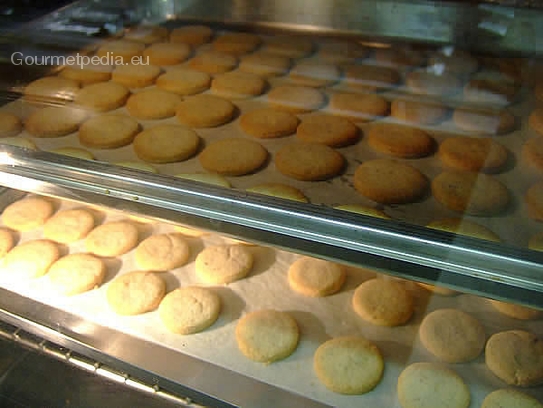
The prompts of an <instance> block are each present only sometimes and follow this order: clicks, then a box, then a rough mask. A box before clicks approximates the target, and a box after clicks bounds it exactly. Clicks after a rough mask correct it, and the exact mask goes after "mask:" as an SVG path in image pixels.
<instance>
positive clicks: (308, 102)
mask: <svg viewBox="0 0 543 408" xmlns="http://www.w3.org/2000/svg"><path fill="white" fill-rule="evenodd" d="M268 102H269V103H270V105H272V106H274V107H276V108H280V109H285V110H288V111H291V112H294V113H305V112H311V111H314V110H317V109H320V108H322V107H323V105H324V104H325V103H326V97H325V96H324V94H323V93H322V92H321V91H319V90H317V89H313V88H310V87H306V86H293V85H281V86H278V87H275V88H273V89H272V90H271V91H270V92H268Z"/></svg>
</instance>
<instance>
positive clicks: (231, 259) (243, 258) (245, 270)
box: [196, 245, 253, 285]
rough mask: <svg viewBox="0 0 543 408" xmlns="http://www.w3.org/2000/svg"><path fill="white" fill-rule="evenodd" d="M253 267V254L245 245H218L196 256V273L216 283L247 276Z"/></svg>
mask: <svg viewBox="0 0 543 408" xmlns="http://www.w3.org/2000/svg"><path fill="white" fill-rule="evenodd" d="M252 267H253V255H252V253H251V252H250V251H249V250H248V249H247V248H246V247H245V246H243V245H216V246H210V247H207V248H206V249H204V250H203V251H202V252H200V253H199V254H198V256H197V257H196V273H197V274H198V276H199V277H200V278H201V279H202V280H203V281H205V282H206V283H213V284H216V285H219V284H225V283H231V282H234V281H237V280H240V279H243V278H245V277H246V276H247V275H248V274H249V273H250V272H251V269H252Z"/></svg>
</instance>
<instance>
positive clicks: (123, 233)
mask: <svg viewBox="0 0 543 408" xmlns="http://www.w3.org/2000/svg"><path fill="white" fill-rule="evenodd" d="M138 239H139V232H138V228H137V227H136V226H135V225H134V224H133V223H131V222H128V221H111V222H108V223H106V224H102V225H100V226H98V227H96V228H95V229H93V230H92V231H91V232H90V233H89V234H88V235H87V238H86V239H85V246H86V248H87V251H88V252H90V253H91V254H94V255H98V256H109V257H111V256H119V255H123V254H125V253H127V252H128V251H130V250H131V249H132V248H134V247H135V246H136V245H137V244H138Z"/></svg>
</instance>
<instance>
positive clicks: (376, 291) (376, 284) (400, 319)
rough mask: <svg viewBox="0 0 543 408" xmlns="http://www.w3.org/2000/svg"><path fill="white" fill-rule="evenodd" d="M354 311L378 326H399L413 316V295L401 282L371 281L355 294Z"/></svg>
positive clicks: (362, 285) (366, 282)
mask: <svg viewBox="0 0 543 408" xmlns="http://www.w3.org/2000/svg"><path fill="white" fill-rule="evenodd" d="M352 305H353V309H354V311H355V312H356V314H358V315H359V316H360V317H361V318H362V319H364V320H366V321H368V322H370V323H372V324H375V325H378V326H399V325H402V324H404V323H406V322H407V321H408V320H409V319H411V316H412V315H413V311H414V305H413V298H412V296H411V294H410V293H409V292H408V291H407V290H406V289H405V287H404V285H403V284H402V283H401V282H397V281H394V280H390V279H380V278H377V279H375V278H374V279H370V280H367V281H365V282H364V283H362V284H361V285H360V286H358V288H356V290H355V291H354V294H353V299H352Z"/></svg>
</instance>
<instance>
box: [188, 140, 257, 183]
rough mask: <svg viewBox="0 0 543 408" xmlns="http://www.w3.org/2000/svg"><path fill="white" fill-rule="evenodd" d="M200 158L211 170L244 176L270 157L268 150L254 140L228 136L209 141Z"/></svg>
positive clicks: (226, 174)
mask: <svg viewBox="0 0 543 408" xmlns="http://www.w3.org/2000/svg"><path fill="white" fill-rule="evenodd" d="M198 159H199V160H200V164H201V165H202V167H203V168H204V169H206V170H207V171H209V172H212V173H218V174H221V175H223V176H242V175H244V174H249V173H253V172H255V171H257V170H258V169H260V168H261V167H262V166H263V165H264V164H265V163H266V160H267V159H268V151H267V150H266V149H265V148H264V147H263V146H262V145H261V144H260V143H257V142H255V141H253V140H248V139H243V138H228V139H222V140H217V141H215V142H211V143H209V144H208V145H207V146H206V148H205V149H204V150H203V151H202V153H200V155H199V156H198Z"/></svg>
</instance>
